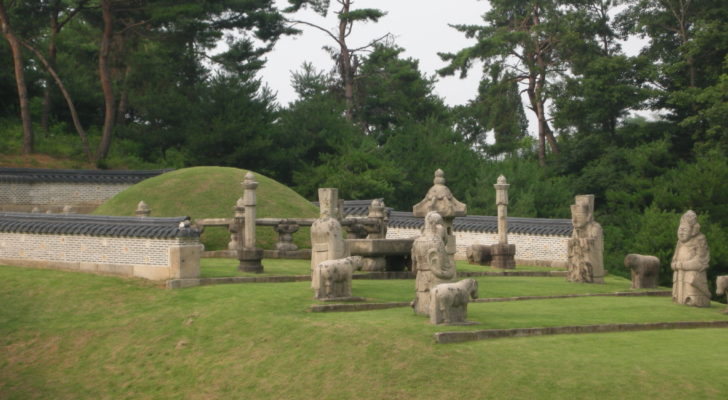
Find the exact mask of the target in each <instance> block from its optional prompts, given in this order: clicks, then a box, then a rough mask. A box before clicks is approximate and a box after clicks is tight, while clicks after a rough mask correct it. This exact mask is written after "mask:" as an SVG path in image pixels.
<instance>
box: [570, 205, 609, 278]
mask: <svg viewBox="0 0 728 400" xmlns="http://www.w3.org/2000/svg"><path fill="white" fill-rule="evenodd" d="M571 220H572V224H573V225H574V230H573V232H572V234H571V239H570V240H569V245H568V259H569V264H568V270H569V273H568V277H567V279H568V280H569V281H571V282H584V283H604V237H603V233H602V226H601V225H599V224H598V223H597V222H596V221H594V195H591V194H587V195H580V196H576V197H575V204H573V205H572V206H571Z"/></svg>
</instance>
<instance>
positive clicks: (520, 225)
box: [315, 200, 573, 236]
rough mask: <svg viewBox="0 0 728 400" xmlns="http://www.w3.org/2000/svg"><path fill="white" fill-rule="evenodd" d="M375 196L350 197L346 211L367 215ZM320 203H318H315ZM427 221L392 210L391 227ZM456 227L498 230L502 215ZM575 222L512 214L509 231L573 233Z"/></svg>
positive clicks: (460, 221)
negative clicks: (518, 216)
mask: <svg viewBox="0 0 728 400" xmlns="http://www.w3.org/2000/svg"><path fill="white" fill-rule="evenodd" d="M370 203H371V200H347V201H345V202H344V215H352V216H366V215H367V213H368V210H369V204H370ZM315 204H316V205H317V206H318V203H315ZM423 224H424V220H423V219H422V218H417V217H415V216H413V215H412V213H411V212H407V211H391V212H390V214H389V224H388V226H389V227H390V228H411V229H420V228H422V225H423ZM453 229H454V230H456V231H460V232H463V231H467V232H483V233H498V218H497V217H494V216H483V215H468V216H466V217H458V218H455V219H454V220H453ZM572 229H573V226H572V224H571V220H570V219H551V218H515V217H508V233H517V234H524V235H544V236H571V231H572Z"/></svg>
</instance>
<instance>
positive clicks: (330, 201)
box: [318, 188, 339, 218]
mask: <svg viewBox="0 0 728 400" xmlns="http://www.w3.org/2000/svg"><path fill="white" fill-rule="evenodd" d="M318 197H319V210H320V214H319V215H320V217H321V218H327V217H332V218H336V217H337V216H338V212H339V210H338V209H339V191H338V189H336V188H319V190H318Z"/></svg>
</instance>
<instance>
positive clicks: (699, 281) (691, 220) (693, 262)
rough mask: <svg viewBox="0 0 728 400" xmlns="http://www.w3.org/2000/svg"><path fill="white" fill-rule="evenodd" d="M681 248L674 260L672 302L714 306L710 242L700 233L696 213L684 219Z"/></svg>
mask: <svg viewBox="0 0 728 400" xmlns="http://www.w3.org/2000/svg"><path fill="white" fill-rule="evenodd" d="M677 238H678V241H677V246H676V247H675V255H674V256H673V257H672V263H671V267H672V270H673V275H672V300H673V301H674V302H676V303H678V304H685V305H689V306H694V307H709V306H710V290H709V289H708V278H707V276H706V272H705V271H706V270H707V269H708V262H709V261H710V253H709V250H708V242H707V240H705V235H703V234H702V233H700V224H699V223H698V216H697V215H696V214H695V212H693V211H692V210H690V211H688V212H686V213H685V214H683V216H682V217H681V218H680V226H679V228H678V230H677Z"/></svg>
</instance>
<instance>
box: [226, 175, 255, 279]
mask: <svg viewBox="0 0 728 400" xmlns="http://www.w3.org/2000/svg"><path fill="white" fill-rule="evenodd" d="M257 188H258V182H256V181H255V175H254V174H253V173H252V172H250V171H248V173H246V174H245V179H244V180H243V197H242V206H243V212H244V223H241V221H240V212H241V209H240V206H241V204H240V203H241V201H240V199H239V200H238V202H237V204H236V207H235V222H234V225H235V226H237V227H238V229H237V233H238V237H237V238H235V237H231V241H230V243H228V247H230V246H237V247H238V260H240V264H239V265H238V270H240V271H246V272H256V273H260V272H263V263H262V259H263V249H259V248H257V247H255V240H256V239H255V219H256V203H257V198H256V194H255V191H256V189H257ZM240 225H243V226H242V232H241V229H240ZM240 233H242V234H243V237H242V238H240V236H239V234H240ZM241 240H242V247H241V245H240V242H241Z"/></svg>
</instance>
